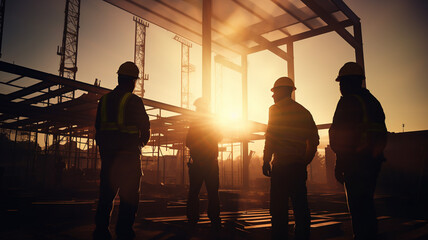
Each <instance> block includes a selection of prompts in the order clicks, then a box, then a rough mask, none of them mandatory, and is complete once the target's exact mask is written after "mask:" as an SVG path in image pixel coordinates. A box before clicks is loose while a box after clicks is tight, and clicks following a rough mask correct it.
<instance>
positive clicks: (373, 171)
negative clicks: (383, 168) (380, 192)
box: [344, 164, 380, 240]
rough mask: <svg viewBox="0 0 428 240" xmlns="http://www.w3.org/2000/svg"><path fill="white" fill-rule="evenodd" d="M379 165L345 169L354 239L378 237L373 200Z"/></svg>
mask: <svg viewBox="0 0 428 240" xmlns="http://www.w3.org/2000/svg"><path fill="white" fill-rule="evenodd" d="M379 170H380V164H379V166H371V167H370V168H369V167H364V168H361V169H356V168H354V169H353V170H350V171H345V173H344V177H345V188H346V195H347V200H348V207H349V210H350V212H351V216H352V228H353V231H354V239H355V240H362V239H367V240H371V239H376V235H377V219H376V211H375V206H374V202H373V195H374V191H375V188H376V179H377V176H378V174H379Z"/></svg>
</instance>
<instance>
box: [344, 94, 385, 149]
mask: <svg viewBox="0 0 428 240" xmlns="http://www.w3.org/2000/svg"><path fill="white" fill-rule="evenodd" d="M352 96H354V97H355V98H356V99H358V101H359V102H360V104H361V107H362V109H363V122H362V124H361V126H362V128H363V133H362V136H361V143H362V144H363V145H365V144H367V143H368V139H367V138H368V132H384V131H385V129H384V126H383V124H381V123H376V122H371V121H370V120H369V114H368V112H367V106H366V103H365V102H364V99H363V98H362V97H361V96H359V95H356V94H353V95H352Z"/></svg>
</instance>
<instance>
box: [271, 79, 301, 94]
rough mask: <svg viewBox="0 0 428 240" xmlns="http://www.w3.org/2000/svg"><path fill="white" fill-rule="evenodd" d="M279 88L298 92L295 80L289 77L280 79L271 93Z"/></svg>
mask: <svg viewBox="0 0 428 240" xmlns="http://www.w3.org/2000/svg"><path fill="white" fill-rule="evenodd" d="M278 87H291V88H293V90H296V87H295V86H294V82H293V80H291V78H289V77H280V78H278V79H277V80H276V81H275V83H274V84H273V88H272V89H271V91H272V92H273V90H274V89H275V88H278Z"/></svg>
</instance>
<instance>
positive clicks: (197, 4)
mask: <svg viewBox="0 0 428 240" xmlns="http://www.w3.org/2000/svg"><path fill="white" fill-rule="evenodd" d="M104 1H106V2H109V3H111V4H113V5H115V6H117V7H119V8H121V9H124V10H126V11H128V12H130V13H132V14H134V15H136V16H139V17H141V18H143V19H145V20H147V21H149V22H151V23H153V24H156V25H158V26H160V27H162V28H165V29H166V30H168V31H171V32H173V33H175V34H177V35H180V36H183V37H185V38H186V39H189V40H190V41H192V42H194V43H197V44H200V45H202V68H203V69H202V97H204V98H206V99H209V100H211V67H212V64H211V54H212V52H215V53H217V54H221V55H223V56H226V57H233V58H235V57H240V58H241V65H240V66H239V65H237V66H234V67H236V68H237V69H240V71H239V72H241V74H242V98H243V106H242V107H243V111H242V118H243V119H244V120H246V119H248V92H247V56H248V55H249V54H252V53H256V52H260V51H263V50H268V51H270V52H272V53H273V54H275V55H277V56H278V57H280V58H282V59H284V60H285V61H286V62H287V67H286V68H287V70H288V71H287V72H288V75H289V77H290V78H292V79H293V80H295V77H294V42H296V41H300V40H303V39H307V38H310V37H314V36H318V35H321V34H325V33H328V32H336V33H337V34H338V35H339V36H340V37H342V38H343V39H344V40H345V41H346V42H347V43H348V44H349V45H350V46H351V47H352V48H354V49H355V58H356V62H358V63H359V64H360V65H361V66H363V68H364V58H363V44H362V35H361V23H360V19H359V18H358V16H357V15H356V14H355V13H354V12H353V11H352V10H351V9H350V8H349V7H348V6H347V5H346V4H345V3H344V2H343V1H342V0H216V1H212V0H195V1H172V0H104ZM225 8H227V11H225ZM348 27H352V28H353V29H352V30H353V31H352V33H351V32H350V31H348V29H347V28H348ZM281 46H286V51H285V50H283V48H280V47H281ZM364 84H365V83H364ZM293 97H294V96H293ZM328 126H329V124H325V125H323V127H328ZM242 159H243V179H244V180H243V181H244V187H248V186H249V182H248V163H249V160H248V141H246V140H245V141H243V151H242Z"/></svg>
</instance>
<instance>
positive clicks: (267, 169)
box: [262, 106, 275, 177]
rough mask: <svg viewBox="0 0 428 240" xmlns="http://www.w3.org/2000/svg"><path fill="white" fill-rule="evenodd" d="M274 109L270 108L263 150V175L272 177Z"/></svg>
mask: <svg viewBox="0 0 428 240" xmlns="http://www.w3.org/2000/svg"><path fill="white" fill-rule="evenodd" d="M274 118H275V116H274V107H273V106H272V107H270V108H269V120H268V125H267V129H266V133H265V147H264V150H263V168H262V170H263V175H265V176H267V177H270V175H271V171H272V170H271V166H270V161H271V160H272V155H273V144H274V143H273V138H272V122H273V121H274Z"/></svg>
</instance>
